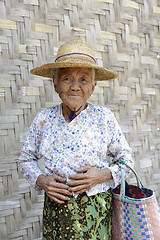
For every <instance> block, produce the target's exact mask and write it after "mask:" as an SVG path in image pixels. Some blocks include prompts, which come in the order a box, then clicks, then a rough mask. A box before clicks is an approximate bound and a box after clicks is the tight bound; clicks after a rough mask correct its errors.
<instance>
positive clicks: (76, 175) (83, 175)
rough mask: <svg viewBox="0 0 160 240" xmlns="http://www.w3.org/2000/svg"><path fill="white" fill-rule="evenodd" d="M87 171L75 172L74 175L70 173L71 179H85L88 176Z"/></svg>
mask: <svg viewBox="0 0 160 240" xmlns="http://www.w3.org/2000/svg"><path fill="white" fill-rule="evenodd" d="M85 174H86V173H80V174H74V175H69V178H70V179H75V180H80V179H85V178H86V175H85Z"/></svg>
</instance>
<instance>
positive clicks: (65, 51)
mask: <svg viewBox="0 0 160 240" xmlns="http://www.w3.org/2000/svg"><path fill="white" fill-rule="evenodd" d="M70 53H71V54H78V53H80V54H86V55H88V56H91V58H95V56H94V51H93V49H92V48H91V47H90V46H89V45H88V44H87V43H84V42H82V41H81V40H71V41H69V42H66V43H64V44H63V45H61V46H60V48H59V49H58V52H57V58H59V57H61V56H64V55H69V54H70Z"/></svg>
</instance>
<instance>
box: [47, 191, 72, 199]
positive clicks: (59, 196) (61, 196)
mask: <svg viewBox="0 0 160 240" xmlns="http://www.w3.org/2000/svg"><path fill="white" fill-rule="evenodd" d="M47 194H49V195H51V196H53V197H56V198H58V199H61V200H64V201H68V200H69V199H70V198H69V197H68V196H65V195H63V194H60V193H57V192H48V193H47Z"/></svg>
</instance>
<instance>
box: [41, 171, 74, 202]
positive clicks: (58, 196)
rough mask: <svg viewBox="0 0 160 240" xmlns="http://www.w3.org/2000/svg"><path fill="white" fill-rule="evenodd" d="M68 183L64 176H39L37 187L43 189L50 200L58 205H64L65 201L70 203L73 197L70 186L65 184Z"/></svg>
mask: <svg viewBox="0 0 160 240" xmlns="http://www.w3.org/2000/svg"><path fill="white" fill-rule="evenodd" d="M65 181H66V178H65V177H64V176H60V175H57V174H53V175H49V176H45V175H43V174H41V175H39V176H38V179H37V185H38V186H39V187H40V188H42V189H43V190H44V191H45V192H46V194H47V195H48V197H49V198H51V199H52V200H54V201H55V202H57V203H60V204H63V203H64V202H65V201H68V200H69V199H70V198H69V196H71V195H72V193H71V192H70V191H68V188H69V186H68V185H66V184H64V183H63V182H65Z"/></svg>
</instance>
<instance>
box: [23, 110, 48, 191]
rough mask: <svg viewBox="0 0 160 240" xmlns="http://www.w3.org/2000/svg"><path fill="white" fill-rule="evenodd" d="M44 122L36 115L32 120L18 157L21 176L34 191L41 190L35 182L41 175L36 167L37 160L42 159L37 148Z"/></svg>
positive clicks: (41, 117) (37, 166) (40, 115)
mask: <svg viewBox="0 0 160 240" xmlns="http://www.w3.org/2000/svg"><path fill="white" fill-rule="evenodd" d="M45 122H46V121H45V120H44V119H43V114H41V112H40V113H38V114H37V116H36V117H35V119H34V120H33V123H32V125H31V127H30V130H29V132H28V134H27V139H26V141H25V143H24V145H23V147H22V149H21V153H20V157H19V166H20V169H21V172H22V174H23V176H24V177H25V178H26V179H27V180H28V182H29V183H30V184H31V186H33V187H34V188H35V189H36V190H41V189H40V188H39V187H38V186H37V184H36V181H37V178H38V176H39V175H40V174H42V173H43V172H42V171H41V169H40V167H39V165H38V159H39V158H41V157H42V156H41V154H40V153H39V147H40V143H41V139H42V133H43V127H44V124H45Z"/></svg>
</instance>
